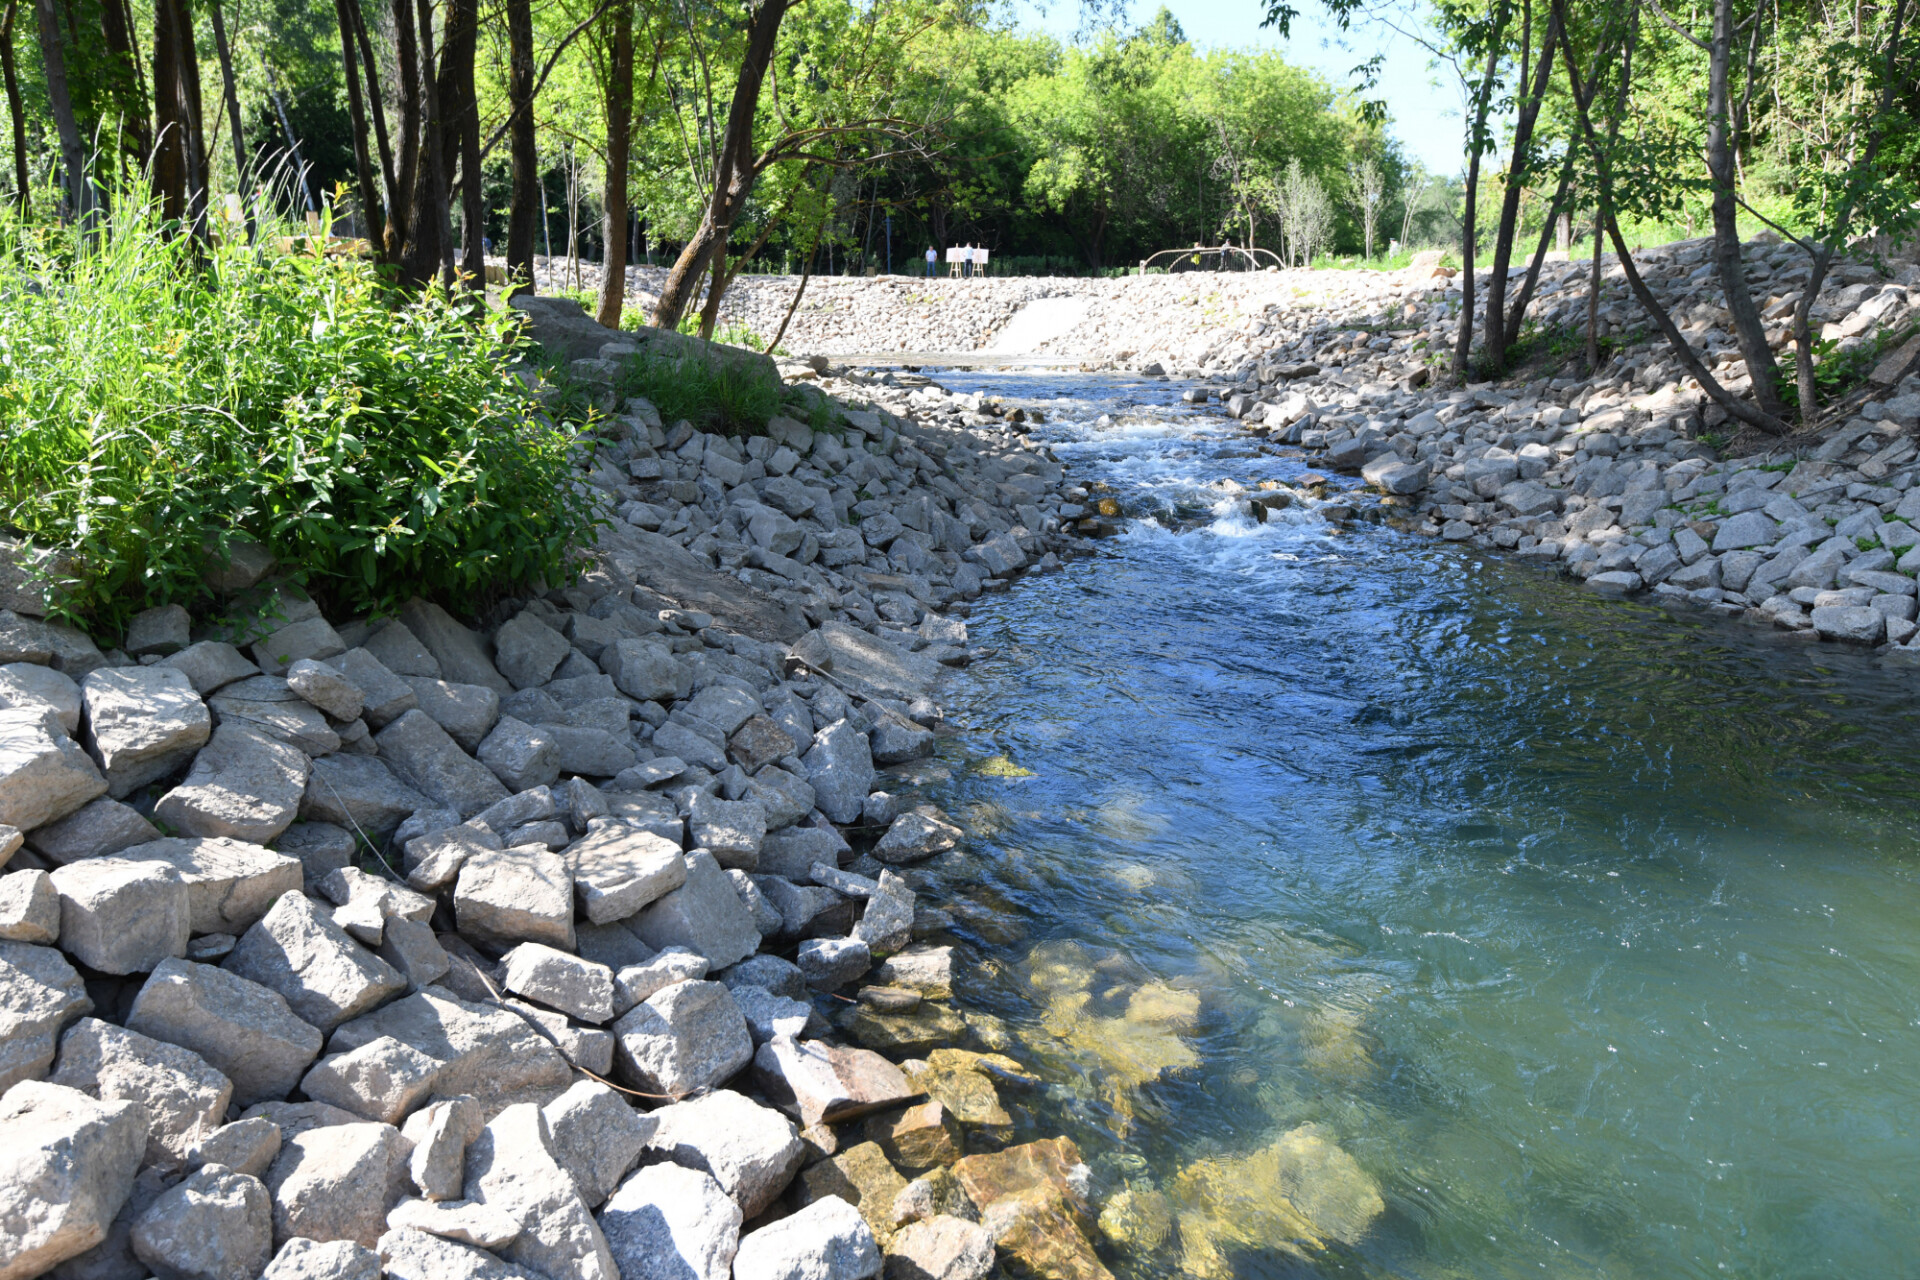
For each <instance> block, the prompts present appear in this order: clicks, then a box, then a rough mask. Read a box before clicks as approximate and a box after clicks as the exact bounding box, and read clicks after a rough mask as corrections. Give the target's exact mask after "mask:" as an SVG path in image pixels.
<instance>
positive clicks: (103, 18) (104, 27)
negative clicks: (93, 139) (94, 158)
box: [100, 0, 153, 172]
mask: <svg viewBox="0 0 1920 1280" xmlns="http://www.w3.org/2000/svg"><path fill="white" fill-rule="evenodd" d="M100 36H101V40H102V43H103V44H104V45H105V47H106V51H107V57H108V59H109V61H110V62H116V63H119V64H120V69H121V70H123V71H124V73H125V79H124V80H120V79H119V77H117V76H113V77H108V87H109V89H110V90H111V92H110V95H109V96H110V100H111V102H112V103H113V105H114V107H115V108H117V109H118V110H119V112H120V152H121V155H122V156H123V158H124V162H125V164H126V168H127V171H128V172H135V171H138V170H139V168H140V167H141V166H142V165H144V164H145V163H146V161H147V154H148V153H149V152H150V151H151V150H152V149H153V134H152V133H151V131H150V130H149V128H148V122H147V102H146V94H145V92H144V90H143V87H142V84H141V80H140V55H139V53H138V51H137V50H135V48H134V45H133V28H132V15H131V14H130V13H129V12H128V11H127V9H126V8H125V7H124V6H123V4H122V0H103V3H102V4H101V5H100ZM115 81H118V83H115Z"/></svg>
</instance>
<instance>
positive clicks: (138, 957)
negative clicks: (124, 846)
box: [51, 857, 193, 973]
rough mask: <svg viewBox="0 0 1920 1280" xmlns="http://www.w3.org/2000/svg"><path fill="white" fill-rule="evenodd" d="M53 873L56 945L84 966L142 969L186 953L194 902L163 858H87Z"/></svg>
mask: <svg viewBox="0 0 1920 1280" xmlns="http://www.w3.org/2000/svg"><path fill="white" fill-rule="evenodd" d="M51 878H52V880H53V887H54V890H55V892H57V893H58V894H59V895H60V949H61V950H63V951H65V952H66V953H67V954H68V955H70V956H72V957H73V958H74V959H76V960H78V961H80V963H82V964H84V965H86V966H87V967H88V968H90V969H98V970H100V971H101V972H102V973H145V972H147V971H149V970H151V969H153V968H154V967H155V966H156V965H158V964H159V963H160V962H161V961H163V960H166V959H168V958H169V957H179V956H183V955H185V954H186V953H187V938H188V937H189V935H190V930H191V926H192V921H193V912H192V904H191V900H190V898H189V896H188V892H187V886H186V884H185V882H184V881H182V880H181V878H180V873H179V872H178V871H176V870H175V869H174V868H173V867H172V866H170V865H168V864H167V863H164V862H127V861H123V860H121V859H120V858H118V857H109V858H88V859H86V860H85V861H82V862H74V863H69V864H68V865H66V866H64V867H60V868H58V869H57V870H55V871H54V872H53V875H52V877H51Z"/></svg>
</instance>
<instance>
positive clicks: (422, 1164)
mask: <svg viewBox="0 0 1920 1280" xmlns="http://www.w3.org/2000/svg"><path fill="white" fill-rule="evenodd" d="M376 1043H378V1042H377V1041H376ZM485 1123H486V1114H485V1112H484V1111H483V1110H482V1109H481V1106H480V1103H479V1100H478V1099H475V1098H470V1097H467V1096H465V1095H461V1096H460V1097H456V1098H440V1099H438V1100H436V1101H434V1102H432V1103H430V1104H429V1105H427V1106H425V1107H422V1108H421V1109H420V1110H418V1111H416V1112H414V1113H413V1114H412V1115H410V1116H408V1117H407V1123H406V1124H405V1126H403V1127H402V1128H401V1130H400V1136H401V1137H403V1138H405V1139H406V1140H407V1141H408V1142H409V1143H411V1144H412V1146H413V1150H412V1153H411V1154H410V1155H409V1156H408V1157H407V1171H408V1173H409V1175H410V1176H411V1177H412V1178H413V1185H414V1189H415V1190H417V1191H418V1192H419V1193H420V1194H421V1195H422V1196H423V1197H425V1198H426V1199H428V1200H458V1199H460V1197H461V1196H462V1195H463V1194H464V1193H465V1189H466V1183H467V1145H468V1144H469V1143H471V1142H472V1141H473V1140H474V1139H475V1138H477V1137H479V1136H480V1129H481V1127H482V1126H483V1125H484V1124H485Z"/></svg>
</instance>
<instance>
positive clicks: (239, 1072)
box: [127, 960, 320, 1107]
mask: <svg viewBox="0 0 1920 1280" xmlns="http://www.w3.org/2000/svg"><path fill="white" fill-rule="evenodd" d="M127 1028H128V1029H129V1030H131V1031H138V1032H140V1033H141V1034H142V1035H147V1036H151V1037H153V1038H154V1039H155V1040H164V1041H166V1042H167V1043H169V1044H177V1045H179V1046H181V1047H182V1048H186V1049H191V1050H193V1051H194V1052H195V1053H197V1054H199V1055H200V1056H201V1057H202V1058H204V1059H206V1061H207V1062H208V1064H209V1065H211V1066H212V1067H213V1068H214V1069H215V1070H216V1071H219V1072H221V1073H222V1074H224V1075H225V1076H226V1077H227V1078H228V1079H229V1080H231V1081H233V1096H234V1101H235V1102H236V1103H238V1104H239V1105H240V1106H243V1107H245V1106H250V1105H252V1104H253V1103H255V1102H260V1101H263V1100H266V1099H270V1098H284V1097H285V1096H286V1095H287V1093H288V1092H289V1091H290V1090H292V1088H293V1087H294V1086H295V1085H296V1084H298V1083H299V1082H300V1076H301V1075H302V1073H304V1072H305V1071H306V1069H307V1064H308V1063H310V1062H312V1061H313V1060H314V1058H316V1057H318V1056H319V1053H320V1033H319V1032H318V1031H316V1030H315V1029H314V1028H313V1027H312V1026H311V1025H310V1024H308V1023H305V1022H302V1021H301V1020H300V1019H299V1018H297V1017H295V1016H294V1014H293V1011H292V1010H291V1009H289V1008H288V1007H287V1002H286V1000H285V999H283V998H282V997H281V996H280V994H279V993H278V992H276V991H273V990H271V989H269V988H267V987H263V986H260V985H259V984H257V983H253V982H249V981H247V980H246V979H244V978H241V977H239V976H237V975H235V974H231V973H228V972H227V971H225V970H224V969H216V968H214V967H212V966H211V965H202V964H192V963H189V962H187V961H184V960H167V961H164V962H162V963H161V964H160V965H159V966H158V967H156V968H155V969H154V971H153V973H152V975H151V976H150V977H148V979H147V981H146V984H145V985H144V986H142V987H141V988H140V994H139V996H138V997H137V998H136V999H135V1000H134V1002H133V1010H132V1012H131V1013H129V1014H128V1016H127Z"/></svg>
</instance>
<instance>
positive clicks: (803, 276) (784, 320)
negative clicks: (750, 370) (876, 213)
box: [767, 218, 827, 355]
mask: <svg viewBox="0 0 1920 1280" xmlns="http://www.w3.org/2000/svg"><path fill="white" fill-rule="evenodd" d="M826 226H827V222H826V219H825V218H822V219H821V220H820V225H819V226H817V227H815V228H814V229H813V247H812V248H810V249H808V250H807V265H806V267H805V268H804V269H803V270H802V271H801V272H800V287H799V288H798V289H795V290H794V291H793V301H792V302H790V303H788V304H787V314H786V315H784V316H782V317H780V328H779V329H778V330H776V331H775V332H774V335H773V338H772V340H771V341H769V342H768V343H767V354H768V355H772V354H773V352H774V348H776V347H778V346H779V345H780V340H781V339H782V338H784V337H786V336H787V326H788V325H790V324H792V323H793V313H794V312H796V311H798V310H799V309H800V299H801V298H803V297H805V296H806V293H807V281H809V280H811V279H813V260H814V259H815V258H817V257H819V256H820V233H821V232H822V231H824V230H826Z"/></svg>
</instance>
